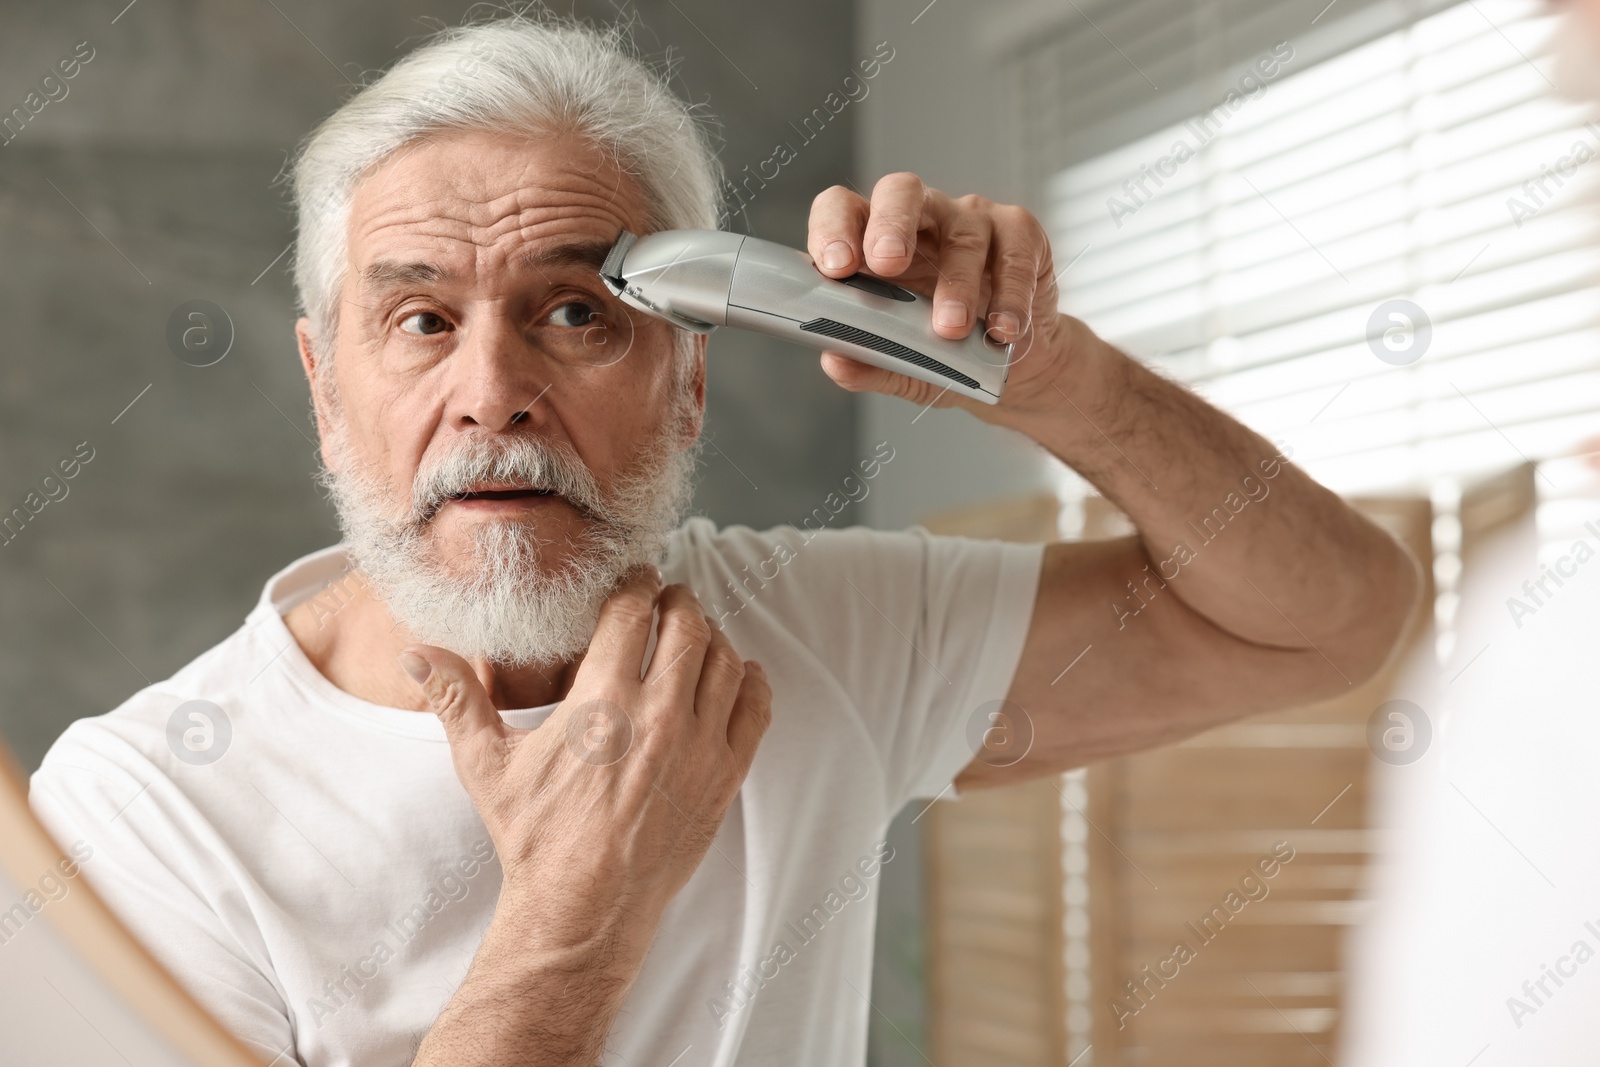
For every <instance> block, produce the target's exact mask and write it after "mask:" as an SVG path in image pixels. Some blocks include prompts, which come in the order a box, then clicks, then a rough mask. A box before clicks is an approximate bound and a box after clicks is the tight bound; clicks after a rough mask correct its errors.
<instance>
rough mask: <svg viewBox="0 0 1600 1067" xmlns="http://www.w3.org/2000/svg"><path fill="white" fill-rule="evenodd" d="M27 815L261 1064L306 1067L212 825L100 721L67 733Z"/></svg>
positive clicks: (38, 778)
mask: <svg viewBox="0 0 1600 1067" xmlns="http://www.w3.org/2000/svg"><path fill="white" fill-rule="evenodd" d="M28 802H29V806H30V807H31V808H32V809H33V811H34V814H35V815H37V816H38V818H39V821H40V822H41V823H43V824H44V826H45V829H47V830H49V831H50V834H51V836H52V837H54V838H55V840H56V843H57V844H58V845H59V846H61V847H62V848H71V847H72V846H73V845H74V844H75V843H80V842H81V843H82V846H86V847H87V849H88V850H91V851H90V854H89V855H88V857H87V858H86V859H84V860H83V861H82V863H81V864H80V874H81V876H82V877H84V878H86V879H87V880H88V881H89V883H90V885H91V886H93V888H94V890H95V892H96V893H98V894H99V895H100V896H101V898H102V899H103V900H105V902H106V904H107V906H109V907H110V908H111V910H112V911H113V912H115V913H116V915H117V917H118V918H119V919H121V920H122V923H123V925H125V926H127V927H128V929H129V930H130V931H131V932H132V933H133V934H134V936H135V937H137V938H138V939H139V940H140V941H141V942H143V944H144V945H145V947H146V948H147V949H149V950H150V953H151V954H152V955H153V956H155V958H156V959H157V960H158V961H159V962H160V963H161V964H162V965H163V966H165V967H166V968H167V970H168V971H169V972H170V973H171V974H172V975H173V977H174V978H176V979H177V980H178V982H179V984H180V985H182V986H183V987H184V988H185V989H186V990H187V991H188V992H189V993H190V995H192V996H193V997H194V998H195V999H196V1000H197V1001H199V1002H200V1004H201V1006H203V1007H204V1008H205V1009H206V1010H207V1011H209V1012H210V1013H211V1014H212V1015H213V1016H214V1017H215V1018H216V1019H217V1020H218V1021H219V1022H221V1023H222V1025H223V1026H225V1027H227V1028H228V1029H229V1030H230V1031H232V1032H233V1033H234V1034H235V1035H236V1036H237V1037H238V1038H239V1039H240V1040H241V1041H243V1042H245V1043H246V1044H247V1045H249V1046H250V1047H251V1048H252V1049H254V1050H255V1051H256V1052H258V1053H259V1054H260V1055H261V1059H262V1062H263V1063H266V1062H271V1063H273V1064H274V1067H289V1065H292V1064H297V1063H299V1062H300V1061H299V1059H298V1058H297V1057H296V1055H295V1051H294V1047H293V1046H294V1030H293V1026H292V1024H291V1023H290V1020H289V1013H288V1010H287V1007H286V1004H285V999H284V997H283V995H282V990H281V989H280V988H279V987H278V986H277V984H276V982H275V981H274V980H273V979H272V978H271V977H269V975H270V973H271V969H270V963H269V961H268V960H267V958H266V949H265V946H264V945H263V944H262V943H261V942H260V939H259V937H258V936H255V933H256V928H255V926H254V923H253V922H251V921H249V920H248V918H247V915H248V912H247V911H246V910H245V908H244V904H243V902H242V900H241V899H239V897H238V895H237V894H236V893H230V892H229V890H228V889H227V888H226V887H228V886H230V885H231V884H232V883H231V875H230V873H229V872H227V871H225V870H224V869H223V864H222V861H221V860H220V859H219V856H220V855H221V854H222V851H221V849H220V848H219V849H217V850H210V849H207V847H206V841H207V839H208V836H209V834H210V828H209V826H208V825H207V824H205V822H204V820H202V819H201V817H200V815H199V813H198V812H197V811H196V810H195V809H194V808H193V807H192V806H191V805H190V804H189V803H188V801H187V799H186V798H185V797H184V796H183V794H182V792H181V791H180V790H179V789H178V788H177V787H176V786H175V785H174V783H173V782H172V781H171V780H170V779H168V778H166V777H165V776H164V774H163V773H162V771H161V769H160V768H158V767H157V766H156V765H155V764H152V763H150V762H149V761H148V760H147V759H146V758H145V757H144V756H143V755H141V754H140V753H139V752H138V751H137V749H135V748H134V747H133V746H131V745H128V744H126V743H125V742H124V741H122V739H120V738H118V737H116V736H114V735H113V734H112V733H111V731H110V730H109V729H108V728H106V727H104V726H102V725H100V724H98V723H97V722H95V721H94V720H85V721H82V722H79V723H76V724H74V725H73V726H72V727H71V728H69V729H68V731H67V732H66V733H65V734H63V735H62V738H61V739H60V740H58V741H57V742H56V744H55V746H54V747H52V748H51V750H50V752H49V753H48V754H46V756H45V759H44V762H43V764H42V765H41V766H40V768H39V770H38V771H36V772H35V773H34V774H33V777H32V778H31V780H30V783H29V793H28Z"/></svg>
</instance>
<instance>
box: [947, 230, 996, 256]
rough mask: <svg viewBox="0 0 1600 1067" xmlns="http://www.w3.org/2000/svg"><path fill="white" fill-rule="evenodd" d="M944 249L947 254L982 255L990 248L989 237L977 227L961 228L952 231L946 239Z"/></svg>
mask: <svg viewBox="0 0 1600 1067" xmlns="http://www.w3.org/2000/svg"><path fill="white" fill-rule="evenodd" d="M944 247H945V251H946V252H953V253H956V254H957V255H963V256H976V255H980V254H981V253H983V252H984V251H985V250H986V249H987V248H988V247H989V235H988V234H987V233H985V232H983V231H982V230H980V229H978V228H977V227H973V226H961V227H958V228H956V229H954V230H951V231H950V234H949V236H948V237H946V238H945V242H944Z"/></svg>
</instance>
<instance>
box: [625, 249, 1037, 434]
mask: <svg viewBox="0 0 1600 1067" xmlns="http://www.w3.org/2000/svg"><path fill="white" fill-rule="evenodd" d="M600 276H601V277H602V278H604V279H605V282H606V284H607V285H608V286H609V287H610V288H611V291H612V292H614V293H616V294H617V296H619V297H620V298H621V299H622V300H623V302H624V303H626V304H628V305H630V306H632V307H636V308H638V309H639V310H640V311H643V312H646V313H648V314H650V315H654V316H656V317H657V318H662V319H666V320H667V321H668V322H671V323H673V324H675V325H677V326H681V327H683V328H684V329H686V330H693V331H694V332H695V333H710V332H711V331H712V330H714V329H716V328H717V327H718V326H731V327H733V328H734V329H737V330H751V331H753V332H755V333H764V334H769V335H771V336H773V337H781V338H783V339H784V340H786V341H794V342H796V343H798V344H802V345H805V346H807V347H809V348H814V349H817V350H818V351H822V350H827V351H831V352H840V353H842V354H844V355H847V356H849V357H850V358H852V359H857V360H860V361H861V362H863V363H870V364H872V365H873V366H875V367H883V368H884V369H886V370H891V371H895V372H897V373H900V374H904V375H908V376H909V377H912V378H920V379H922V380H923V381H925V382H932V383H933V384H934V385H937V386H940V387H943V388H946V389H949V390H950V391H951V392H954V393H960V394H962V395H963V396H970V397H972V398H974V399H976V400H981V401H983V402H984V403H986V404H994V403H998V402H999V400H1000V392H1001V390H1002V389H1004V388H1005V384H1006V372H1007V370H1008V369H1009V367H1010V363H1011V347H1012V346H1011V345H1009V344H1006V345H998V344H995V343H993V342H991V341H989V340H988V339H987V338H986V337H985V336H984V324H983V323H982V322H981V321H980V322H977V323H975V324H974V325H973V328H972V332H971V333H970V334H968V335H967V336H966V337H965V338H963V339H962V340H960V341H952V340H949V339H948V338H944V337H940V336H939V335H938V334H936V333H934V332H933V301H932V300H930V299H929V298H928V297H925V296H921V295H919V294H917V293H913V292H910V291H909V290H906V289H902V288H901V287H900V286H898V285H894V284H892V283H890V282H886V281H884V280H882V279H880V278H874V277H871V276H870V275H866V274H859V273H858V274H853V275H851V276H850V277H848V278H843V279H837V280H836V279H833V278H829V277H826V276H825V275H823V274H822V272H820V271H819V270H817V268H816V266H815V265H814V264H813V263H812V262H811V257H810V256H808V255H806V253H804V252H802V251H800V250H799V249H795V248H789V247H787V246H785V245H780V244H775V243H773V242H771V241H763V240H761V239H760V238H758V237H749V236H746V235H743V234H737V233H727V232H725V231H722V230H662V231H659V232H657V233H651V234H646V235H645V236H643V237H638V236H635V235H634V234H631V233H629V232H627V231H626V230H624V231H623V232H622V235H621V236H620V237H618V238H617V243H616V244H615V245H613V246H612V248H611V252H610V254H609V255H607V256H606V260H605V263H604V265H603V266H601V268H600Z"/></svg>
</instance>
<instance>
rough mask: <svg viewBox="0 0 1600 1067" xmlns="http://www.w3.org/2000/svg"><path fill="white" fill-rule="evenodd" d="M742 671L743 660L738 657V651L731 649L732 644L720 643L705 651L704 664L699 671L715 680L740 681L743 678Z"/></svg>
mask: <svg viewBox="0 0 1600 1067" xmlns="http://www.w3.org/2000/svg"><path fill="white" fill-rule="evenodd" d="M744 672H745V666H744V660H742V659H740V658H739V653H737V652H735V651H734V650H733V646H731V645H722V644H719V645H717V646H716V647H715V648H713V649H711V650H710V651H709V652H707V653H706V662H705V666H704V667H703V668H702V671H701V673H702V674H708V675H711V676H713V680H717V681H740V680H742V679H743V678H744Z"/></svg>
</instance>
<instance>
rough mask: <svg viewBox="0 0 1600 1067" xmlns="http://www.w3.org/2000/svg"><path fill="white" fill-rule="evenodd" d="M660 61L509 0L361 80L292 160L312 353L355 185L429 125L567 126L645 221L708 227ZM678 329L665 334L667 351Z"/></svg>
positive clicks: (597, 31) (707, 153)
mask: <svg viewBox="0 0 1600 1067" xmlns="http://www.w3.org/2000/svg"><path fill="white" fill-rule="evenodd" d="M668 73H669V72H667V71H658V70H656V69H653V68H652V67H651V66H650V65H648V64H647V63H646V62H645V61H644V60H643V59H642V58H640V56H639V55H638V53H637V51H636V50H635V49H634V47H633V45H632V42H631V39H630V37H629V36H628V32H627V29H626V27H625V26H623V25H612V26H608V27H604V28H596V27H594V26H590V25H588V24H586V23H583V22H579V21H578V20H576V19H572V18H563V17H560V16H556V15H553V14H550V13H548V12H543V11H541V12H539V13H538V14H537V15H536V16H531V17H530V16H529V15H528V14H526V13H525V12H522V11H517V12H513V13H512V14H510V15H506V16H502V17H499V18H495V19H493V20H490V21H485V22H478V23H473V24H467V25H463V26H457V27H453V28H450V29H446V30H443V31H441V32H440V33H438V34H436V35H435V36H434V37H432V38H431V39H430V40H429V41H428V42H427V43H425V44H423V45H422V46H421V47H419V48H417V49H416V50H414V51H413V52H411V53H410V54H408V55H406V56H405V57H404V58H402V59H401V60H400V61H399V62H397V63H395V65H394V66H393V67H392V68H390V70H389V71H388V72H387V73H385V74H384V75H383V76H382V77H380V78H378V80H376V81H374V82H373V83H372V84H370V85H367V86H365V87H364V88H362V89H361V90H360V91H359V92H357V93H356V94H355V95H354V96H353V97H351V98H350V99H349V100H348V101H346V102H345V103H344V104H343V105H342V106H341V107H340V108H339V109H338V110H337V111H335V112H334V113H333V114H332V115H330V116H328V118H326V119H325V120H323V122H322V123H321V125H319V126H318V127H317V128H316V129H315V130H313V131H312V133H311V134H310V136H309V137H307V138H306V140H305V141H304V142H303V143H302V145H301V146H300V149H299V151H298V153H297V155H296V157H295V159H294V161H293V164H292V181H293V187H294V197H295V213H296V217H297V238H296V245H295V256H294V281H295V288H296V290H297V291H298V295H299V301H300V310H301V313H302V314H304V315H305V316H306V317H307V318H309V319H310V320H311V332H312V334H313V335H314V337H315V339H316V348H317V351H318V353H319V354H320V355H321V356H322V357H323V358H327V357H329V356H331V355H332V353H333V348H334V336H335V334H336V332H337V330H338V325H339V321H338V312H339V294H340V289H341V287H342V285H343V283H344V277H345V271H346V267H347V259H348V249H347V244H346V237H347V232H346V231H347V226H348V223H349V218H350V204H351V200H352V199H353V197H354V194H355V189H356V186H357V185H359V184H360V182H361V180H362V178H363V177H364V176H365V175H366V174H367V173H368V171H369V170H370V169H371V168H372V167H373V166H374V165H376V164H378V163H380V162H382V161H383V160H385V159H387V158H388V157H389V156H390V155H391V154H393V153H394V152H396V151H398V150H399V149H401V148H403V147H404V146H406V145H408V144H411V143H413V142H415V141H418V140H422V139H426V138H427V137H428V136H430V135H432V134H438V133H446V132H456V131H460V132H467V131H472V132H491V133H512V134H517V135H523V136H540V135H562V134H576V135H578V136H580V137H582V138H584V139H586V140H588V141H589V142H590V143H592V144H593V145H594V146H595V147H596V148H598V149H599V150H600V151H601V152H603V153H604V154H606V155H607V156H609V157H610V158H611V159H612V161H613V162H614V163H615V164H616V166H617V167H618V168H619V169H620V170H621V171H622V172H623V173H625V174H628V175H629V176H631V177H632V178H633V179H634V180H635V181H636V182H637V183H638V186H639V189H640V191H641V194H642V196H643V198H644V200H645V205H646V211H647V212H648V214H647V216H646V218H645V219H644V220H643V226H644V229H645V231H646V232H652V231H655V230H668V229H716V228H718V222H719V220H720V219H721V218H722V213H721V211H720V210H719V189H720V187H721V184H722V165H721V162H720V161H719V160H718V158H717V154H716V150H715V148H714V146H713V139H712V134H711V131H710V130H709V129H708V126H709V124H710V122H711V120H710V119H709V117H707V116H704V114H703V112H701V111H700V110H699V109H698V108H697V107H691V106H690V105H688V104H686V103H684V102H683V101H682V100H681V99H679V97H678V96H677V95H676V94H675V93H673V91H672V89H671V88H670V87H669V86H668V84H667V81H666V78H667V76H668ZM689 340H691V339H690V338H682V339H679V341H678V343H677V344H676V345H675V348H676V350H677V352H678V353H679V355H680V356H682V354H683V353H684V352H685V351H686V350H688V349H689V347H690V346H689V345H688V344H686V342H687V341H689ZM683 362H684V360H682V359H680V360H679V361H678V363H679V366H680V368H681V366H682V364H683Z"/></svg>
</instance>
